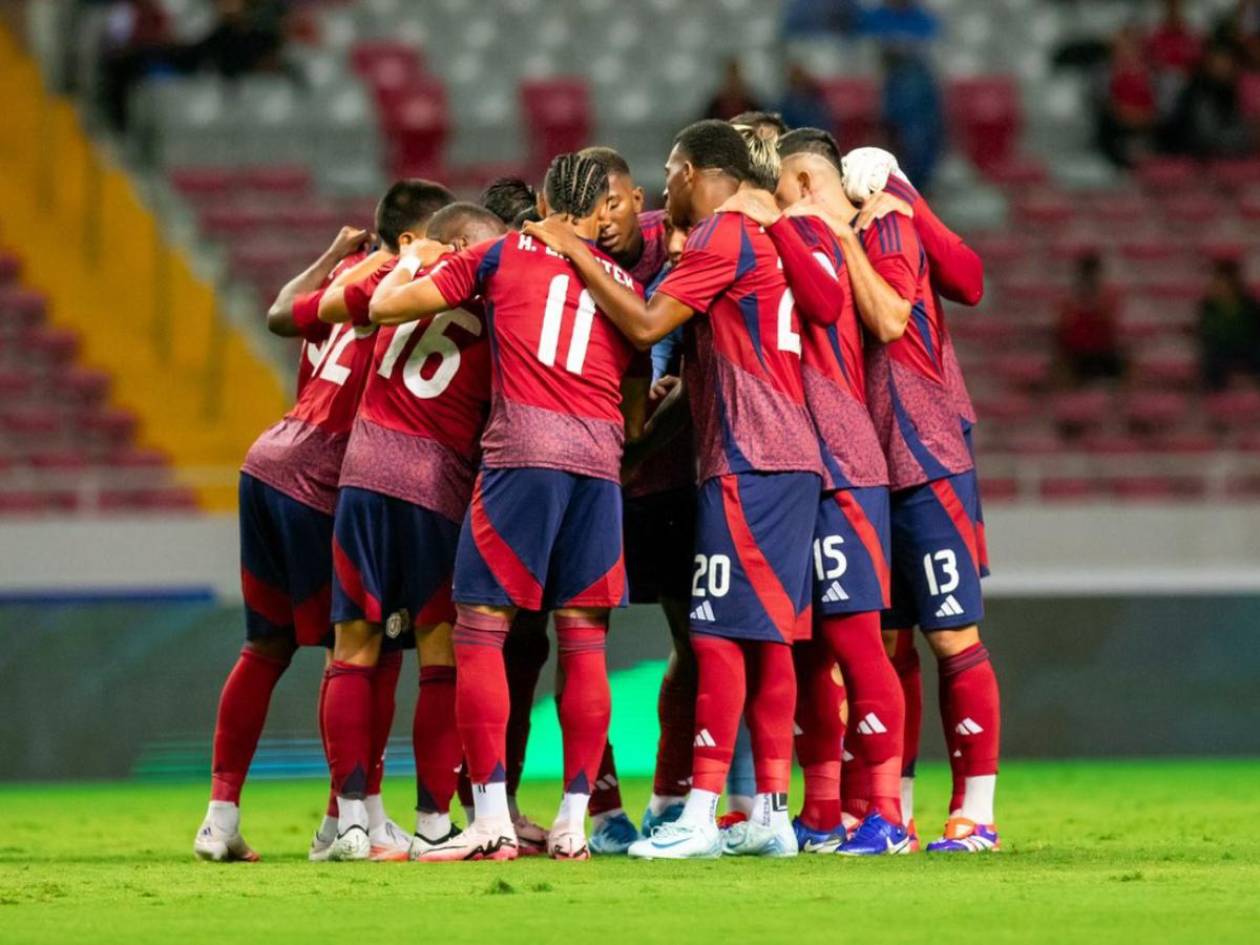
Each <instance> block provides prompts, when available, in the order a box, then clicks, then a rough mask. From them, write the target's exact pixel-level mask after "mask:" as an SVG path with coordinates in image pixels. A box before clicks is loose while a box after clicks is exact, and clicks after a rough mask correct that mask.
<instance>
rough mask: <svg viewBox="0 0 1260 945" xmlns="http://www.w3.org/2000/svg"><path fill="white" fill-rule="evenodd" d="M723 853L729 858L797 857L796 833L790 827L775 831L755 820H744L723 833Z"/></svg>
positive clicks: (798, 850)
mask: <svg viewBox="0 0 1260 945" xmlns="http://www.w3.org/2000/svg"><path fill="white" fill-rule="evenodd" d="M722 852H723V853H724V854H726V855H727V856H771V857H783V856H796V854H797V853H799V852H800V848H799V847H798V846H797V845H796V833H795V831H794V830H793V829H792V827H791V826H790V825H789V826H788V827H787V828H786V829H783V828H780V829H777V830H776V829H775V828H774V827H768V826H766V825H765V824H759V823H757V822H756V821H753V820H743V821H741V822H739V823H737V824H735V825H734V826H733V827H728V828H727V829H726V830H723V831H722Z"/></svg>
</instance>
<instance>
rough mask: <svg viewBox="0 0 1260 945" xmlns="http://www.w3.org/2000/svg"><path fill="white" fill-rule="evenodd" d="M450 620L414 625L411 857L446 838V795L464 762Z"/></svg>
mask: <svg viewBox="0 0 1260 945" xmlns="http://www.w3.org/2000/svg"><path fill="white" fill-rule="evenodd" d="M452 630H453V627H452V624H451V623H450V622H443V623H440V624H436V625H435V624H426V625H422V626H418V627H416V655H417V657H418V662H419V664H420V695H419V697H418V698H417V699H416V711H415V715H414V717H413V719H412V725H411V746H412V752H413V754H414V756H415V764H416V832H415V837H414V838H413V842H412V845H411V856H412V857H413V858H416V859H418V858H419V857H420V855H421V854H422V853H423V852H424V851H425V850H427V849H429V848H430V847H433V846H437V845H438V844H441V843H444V842H446V841H447V840H449V839H451V837H452V835H453V834H454V833H455V832H456V830H455V828H454V826H453V825H452V824H451V799H452V798H453V797H454V796H455V787H456V783H457V781H458V777H459V770H460V765H461V763H462V761H463V749H462V748H461V746H460V742H459V732H458V730H457V729H456V727H455V649H454V644H453V643H452V640H451V634H452Z"/></svg>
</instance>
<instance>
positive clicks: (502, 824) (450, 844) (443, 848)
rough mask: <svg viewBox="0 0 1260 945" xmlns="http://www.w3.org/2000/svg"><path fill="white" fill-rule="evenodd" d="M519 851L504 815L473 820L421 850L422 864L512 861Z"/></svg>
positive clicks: (514, 836) (514, 832)
mask: <svg viewBox="0 0 1260 945" xmlns="http://www.w3.org/2000/svg"><path fill="white" fill-rule="evenodd" d="M519 853H520V846H519V844H518V843H517V840H516V831H514V830H513V829H512V822H511V821H510V820H508V819H507V818H506V817H503V818H496V819H495V820H494V821H490V820H489V819H486V820H484V821H479V820H474V821H473V822H472V823H471V824H469V825H468V826H467V828H465V829H464V830H462V831H461V832H460V833H457V834H456V835H455V836H453V837H451V838H450V839H449V840H447V841H445V842H444V843H439V844H435V845H434V846H432V847H431V848H430V849H428V850H426V851H425V852H423V853H421V854H420V856H419V860H420V861H421V862H422V863H447V862H452V861H456V860H515V859H516V857H517V856H518V855H519Z"/></svg>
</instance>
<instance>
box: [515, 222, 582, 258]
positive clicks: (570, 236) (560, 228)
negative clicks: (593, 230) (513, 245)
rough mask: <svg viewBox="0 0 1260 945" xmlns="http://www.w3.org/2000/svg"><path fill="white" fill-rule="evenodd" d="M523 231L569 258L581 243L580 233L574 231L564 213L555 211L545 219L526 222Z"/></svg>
mask: <svg viewBox="0 0 1260 945" xmlns="http://www.w3.org/2000/svg"><path fill="white" fill-rule="evenodd" d="M521 232H522V233H524V234H525V235H526V236H532V237H533V238H534V239H536V240H538V242H540V243H542V244H543V245H544V246H546V247H547V248H548V249H550V250H552V251H553V252H556V253H559V254H560V255H561V256H563V257H565V259H568V258H569V257H570V256H572V255H573V252H574V251H575V250H576V248H577V246H578V245H580V244H581V242H582V241H581V240H580V239H578V235H577V234H576V233H574V232H573V227H571V226H570V225H569V223H568V221H567V219H566V217H565V215H564V214H563V213H553V214H551V216H549V217H547V218H546V219H545V220H539V221H537V222H530V223H526V224H525V225H524V226H523V227H521Z"/></svg>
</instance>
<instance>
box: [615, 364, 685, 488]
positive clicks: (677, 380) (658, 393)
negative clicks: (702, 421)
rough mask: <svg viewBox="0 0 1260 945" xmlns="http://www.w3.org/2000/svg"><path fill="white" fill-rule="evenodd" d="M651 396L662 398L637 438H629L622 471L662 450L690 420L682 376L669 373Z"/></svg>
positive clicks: (629, 469)
mask: <svg viewBox="0 0 1260 945" xmlns="http://www.w3.org/2000/svg"><path fill="white" fill-rule="evenodd" d="M648 397H649V398H650V399H651V400H654V401H660V406H659V407H657V408H656V410H654V411H653V412H652V416H651V419H649V420H648V422H647V424H646V425H645V426H644V428H643V435H642V436H641V437H639V438H638V439H637V440H631V441H627V443H626V448H625V453H624V455H623V458H622V470H623V472H625V473H629V472H630V471H632V470H633V469H634V468H635V467H636V466H638V465H639V464H641V463H642V462H643V461H644V460H646V459H647V458H648V457H650V456H653V455H655V454H656V453H658V452H660V450H661V448H662V447H664V446H665V445H666V444H667V443H670V442H672V440H673V437H674V435H675V434H676V433H678V432H679V431H680V430H681V429H682V428H683V425H684V424H686V422H687V401H686V387H685V385H684V384H683V382H682V378H681V377H675V376H673V375H666V376H664V377H662V378H660V379H659V380H657V381H656V383H654V384H653V385H652V389H651V390H650V391H649V393H648Z"/></svg>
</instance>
